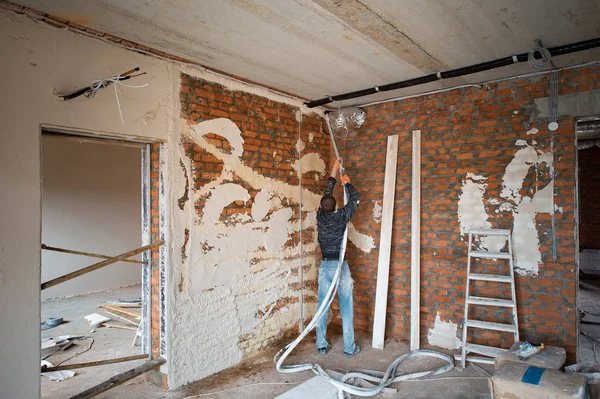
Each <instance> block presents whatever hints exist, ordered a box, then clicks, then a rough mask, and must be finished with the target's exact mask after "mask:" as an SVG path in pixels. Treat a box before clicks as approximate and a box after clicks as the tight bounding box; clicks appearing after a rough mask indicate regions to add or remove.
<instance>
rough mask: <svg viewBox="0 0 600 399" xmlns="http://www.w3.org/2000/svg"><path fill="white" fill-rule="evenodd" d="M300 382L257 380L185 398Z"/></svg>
mask: <svg viewBox="0 0 600 399" xmlns="http://www.w3.org/2000/svg"><path fill="white" fill-rule="evenodd" d="M298 384H300V383H299V382H256V383H253V384H247V385H241V386H239V387H233V388H227V389H222V390H220V391H215V392H207V393H200V394H198V395H194V396H186V397H185V398H183V399H193V398H201V397H203V396H210V395H216V394H219V393H225V392H230V391H235V390H237V389H242V388H248V387H255V386H258V385H298Z"/></svg>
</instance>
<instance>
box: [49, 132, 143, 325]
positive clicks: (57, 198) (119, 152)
mask: <svg viewBox="0 0 600 399" xmlns="http://www.w3.org/2000/svg"><path fill="white" fill-rule="evenodd" d="M141 152H142V151H141V149H140V148H135V147H128V146H123V145H118V144H99V143H90V142H80V141H77V140H75V139H63V138H56V137H53V136H48V135H45V136H43V139H42V192H43V194H42V242H43V243H44V244H46V245H49V246H53V247H59V248H67V249H74V250H78V251H84V252H93V253H97V254H105V255H118V254H121V253H123V252H127V251H129V250H131V249H134V248H138V247H141V246H142V221H141V209H142V206H141V201H142V198H141V185H142V176H141V169H142V167H141V165H142V159H141V158H142V156H141V155H142V154H141ZM132 259H137V260H140V256H139V255H138V256H137V257H134V258H132ZM101 260H102V259H98V258H89V257H86V256H79V255H72V254H65V253H61V252H54V251H48V250H44V251H42V282H44V281H48V280H52V279H54V278H57V277H60V276H62V275H65V274H67V273H70V272H72V271H75V270H78V269H81V268H83V267H86V266H88V265H91V264H92V263H95V262H99V261H101ZM141 276H142V265H140V264H135V263H126V262H117V263H114V264H112V265H110V266H107V267H105V268H102V269H100V270H97V271H94V272H92V273H88V274H85V275H83V276H80V277H77V278H75V279H73V280H69V281H67V282H64V283H61V284H58V285H55V286H54V287H50V288H48V289H45V290H43V291H42V300H44V299H48V298H56V297H61V296H69V295H77V294H82V293H85V292H91V291H99V290H104V289H107V288H115V287H122V286H124V285H130V284H139V283H141ZM140 296H141V293H140ZM65 316H66V315H65Z"/></svg>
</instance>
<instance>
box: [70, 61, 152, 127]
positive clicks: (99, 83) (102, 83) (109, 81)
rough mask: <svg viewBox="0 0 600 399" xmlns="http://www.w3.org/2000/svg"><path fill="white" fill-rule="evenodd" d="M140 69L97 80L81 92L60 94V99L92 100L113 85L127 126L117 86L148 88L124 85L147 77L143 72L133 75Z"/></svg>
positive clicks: (120, 111)
mask: <svg viewBox="0 0 600 399" xmlns="http://www.w3.org/2000/svg"><path fill="white" fill-rule="evenodd" d="M139 70H140V68H139V67H136V68H133V69H131V70H129V71H127V72H124V73H122V74H120V75H117V76H112V77H109V78H104V79H96V80H93V81H92V84H91V85H89V86H86V87H84V88H81V89H79V90H76V91H74V92H73V93H70V94H65V95H62V94H59V95H58V98H59V99H61V100H63V101H68V100H73V99H75V98H77V97H80V96H82V95H83V96H84V97H85V98H87V99H92V98H94V97H95V96H96V93H97V92H98V91H99V90H100V89H103V88H105V87H108V86H110V85H113V87H114V88H115V98H116V99H117V108H118V109H119V116H120V117H121V123H122V124H123V125H124V124H125V120H124V119H123V111H122V110H121V101H120V100H119V93H118V91H117V85H121V86H124V87H129V88H132V89H141V88H143V87H147V86H148V83H146V84H143V85H139V86H133V85H126V84H124V83H123V81H124V80H129V79H131V78H135V77H137V76H141V75H145V74H146V72H142V73H138V74H136V75H132V73H134V72H137V71H139Z"/></svg>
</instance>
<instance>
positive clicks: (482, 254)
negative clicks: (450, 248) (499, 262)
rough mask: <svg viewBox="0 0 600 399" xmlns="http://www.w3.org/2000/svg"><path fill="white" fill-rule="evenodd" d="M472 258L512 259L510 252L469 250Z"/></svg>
mask: <svg viewBox="0 0 600 399" xmlns="http://www.w3.org/2000/svg"><path fill="white" fill-rule="evenodd" d="M469 256H470V257H471V258H486V259H510V253H508V252H489V251H469Z"/></svg>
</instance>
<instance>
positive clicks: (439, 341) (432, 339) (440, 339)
mask: <svg viewBox="0 0 600 399" xmlns="http://www.w3.org/2000/svg"><path fill="white" fill-rule="evenodd" d="M457 332H458V326H457V324H456V323H452V321H451V320H448V321H443V320H442V317H441V313H440V312H437V315H436V316H435V322H434V325H433V328H430V329H429V334H427V342H429V344H430V345H434V346H439V347H440V348H444V349H451V350H453V349H458V348H460V347H461V342H460V339H459V338H458V337H457Z"/></svg>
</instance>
